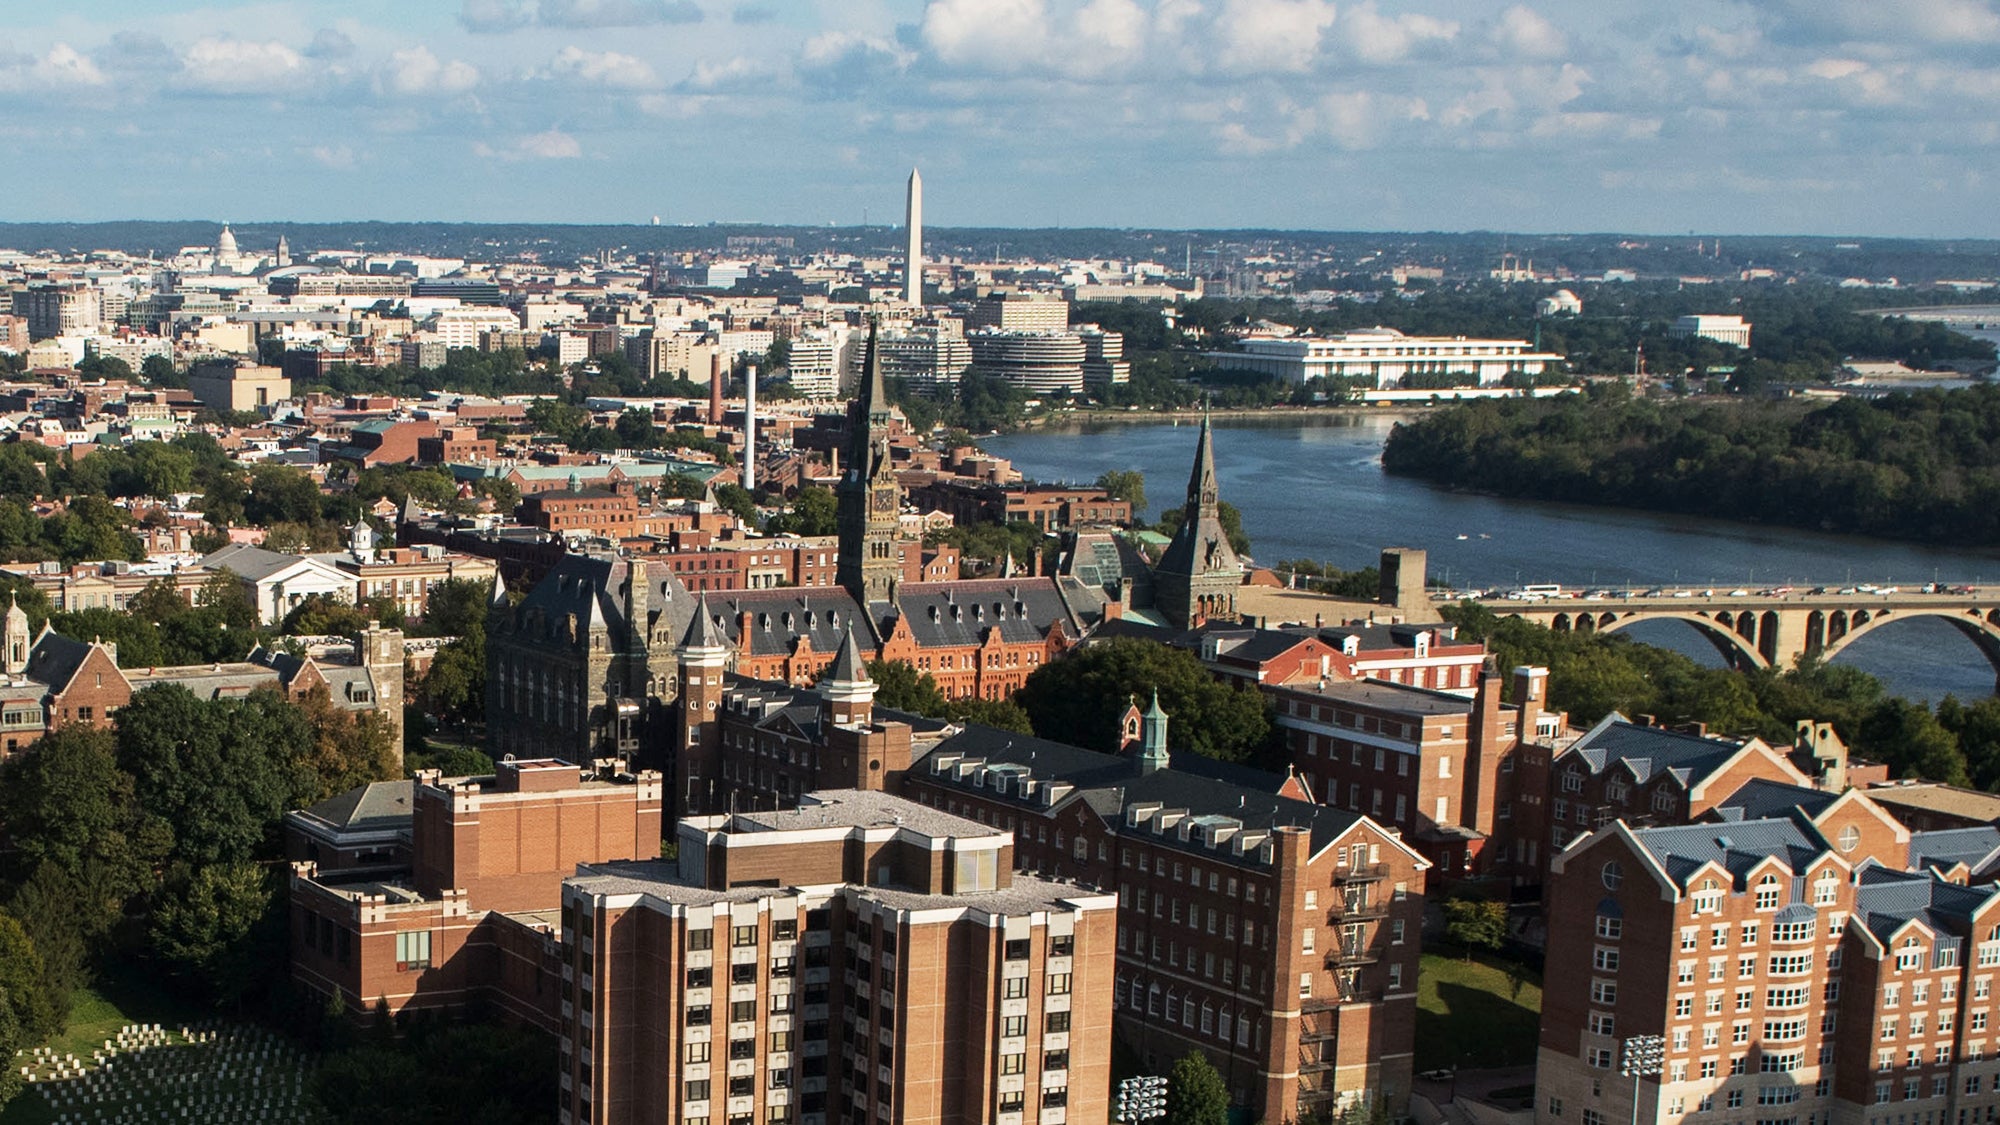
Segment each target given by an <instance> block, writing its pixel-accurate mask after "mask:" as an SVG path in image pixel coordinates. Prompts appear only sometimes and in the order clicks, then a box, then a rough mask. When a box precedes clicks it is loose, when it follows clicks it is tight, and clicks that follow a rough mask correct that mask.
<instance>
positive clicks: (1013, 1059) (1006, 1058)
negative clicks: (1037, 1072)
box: [1000, 1052, 1028, 1074]
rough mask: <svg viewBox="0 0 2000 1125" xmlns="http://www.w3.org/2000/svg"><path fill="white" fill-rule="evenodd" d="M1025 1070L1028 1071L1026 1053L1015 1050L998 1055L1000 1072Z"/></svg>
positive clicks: (1024, 1071) (1017, 1072)
mask: <svg viewBox="0 0 2000 1125" xmlns="http://www.w3.org/2000/svg"><path fill="white" fill-rule="evenodd" d="M1027 1072H1028V1056H1027V1055H1026V1054H1023V1053H1020V1052H1016V1053H1014V1054H1011V1055H1001V1056H1000V1073H1002V1074H1026V1073H1027Z"/></svg>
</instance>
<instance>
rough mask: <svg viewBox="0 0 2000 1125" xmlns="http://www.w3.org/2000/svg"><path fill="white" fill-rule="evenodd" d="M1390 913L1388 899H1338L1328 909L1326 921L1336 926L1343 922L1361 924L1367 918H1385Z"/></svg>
mask: <svg viewBox="0 0 2000 1125" xmlns="http://www.w3.org/2000/svg"><path fill="white" fill-rule="evenodd" d="M1388 913H1389V902H1388V900H1387V899H1375V898H1359V899H1350V898H1337V899H1334V900H1333V905H1332V906H1330V907H1328V908H1327V911H1326V920H1327V921H1329V922H1332V923H1334V924H1336V925H1338V924H1339V923H1342V922H1359V921H1361V920H1363V919H1365V918H1383V917H1387V916H1388Z"/></svg>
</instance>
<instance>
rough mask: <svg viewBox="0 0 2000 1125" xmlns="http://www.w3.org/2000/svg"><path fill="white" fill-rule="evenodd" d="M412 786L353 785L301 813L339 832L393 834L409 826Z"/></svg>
mask: <svg viewBox="0 0 2000 1125" xmlns="http://www.w3.org/2000/svg"><path fill="white" fill-rule="evenodd" d="M415 789H416V783H415V782H414V781H411V780H409V779H408V778H405V779H403V780H402V781H373V782H370V783H368V784H367V785H357V786H355V787H354V788H352V789H349V790H348V791H347V792H345V793H339V794H336V795H334V796H332V797H328V798H327V799H326V800H324V801H321V802H320V803H319V804H317V805H311V806H308V807H307V808H306V809H305V810H304V811H305V812H306V813H307V814H309V815H311V816H313V817H315V818H317V819H319V820H322V821H325V822H326V823H327V824H330V825H332V826H333V827H334V828H335V829H336V830H338V831H343V832H394V831H400V830H403V829H407V828H408V827H409V826H410V819H411V814H410V807H411V806H410V801H411V798H412V795H413V794H414V792H415Z"/></svg>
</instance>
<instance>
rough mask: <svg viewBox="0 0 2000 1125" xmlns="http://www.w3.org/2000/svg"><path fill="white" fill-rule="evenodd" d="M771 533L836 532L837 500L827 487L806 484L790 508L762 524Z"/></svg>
mask: <svg viewBox="0 0 2000 1125" xmlns="http://www.w3.org/2000/svg"><path fill="white" fill-rule="evenodd" d="M765 530H766V531H769V532H771V533H772V534H774V535H834V534H837V533H838V532H839V531H840V503H839V500H838V499H836V498H835V496H834V495H833V490H832V489H830V488H821V487H819V486H818V485H807V486H806V487H805V488H802V489H800V490H799V494H798V496H796V497H794V498H793V500H792V510H791V511H789V512H787V513H785V514H784V515H780V516H774V517H772V519H771V522H770V523H769V524H768V525H767V526H766V527H765Z"/></svg>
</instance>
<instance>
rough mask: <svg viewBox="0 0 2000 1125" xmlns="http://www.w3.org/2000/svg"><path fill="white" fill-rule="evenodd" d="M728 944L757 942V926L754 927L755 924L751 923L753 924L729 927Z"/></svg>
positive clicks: (751, 943)
mask: <svg viewBox="0 0 2000 1125" xmlns="http://www.w3.org/2000/svg"><path fill="white" fill-rule="evenodd" d="M729 944H731V945H738V946H741V945H756V944H757V927H756V926H754V925H753V926H731V927H730V928H729Z"/></svg>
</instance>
